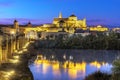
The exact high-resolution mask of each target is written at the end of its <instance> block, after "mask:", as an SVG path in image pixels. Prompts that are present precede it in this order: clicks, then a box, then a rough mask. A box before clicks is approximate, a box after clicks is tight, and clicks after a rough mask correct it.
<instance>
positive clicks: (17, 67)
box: [0, 44, 34, 80]
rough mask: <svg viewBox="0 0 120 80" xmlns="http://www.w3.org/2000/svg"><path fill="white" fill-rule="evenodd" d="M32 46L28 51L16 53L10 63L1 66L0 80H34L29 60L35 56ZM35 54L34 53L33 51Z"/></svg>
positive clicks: (9, 60) (23, 50)
mask: <svg viewBox="0 0 120 80" xmlns="http://www.w3.org/2000/svg"><path fill="white" fill-rule="evenodd" d="M31 51H33V49H32V46H31V44H30V45H29V46H28V48H27V49H22V50H21V51H19V52H17V53H14V54H13V57H12V58H11V59H8V62H6V63H2V64H1V65H0V80H33V76H32V73H31V71H30V69H29V65H28V64H29V60H30V59H31V58H32V57H33V56H34V54H33V53H32V52H31ZM33 52H34V51H33Z"/></svg>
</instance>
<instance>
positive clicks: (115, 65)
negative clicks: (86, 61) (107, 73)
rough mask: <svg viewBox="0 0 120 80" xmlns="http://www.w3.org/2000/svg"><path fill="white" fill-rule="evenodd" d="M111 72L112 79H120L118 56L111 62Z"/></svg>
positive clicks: (119, 60)
mask: <svg viewBox="0 0 120 80" xmlns="http://www.w3.org/2000/svg"><path fill="white" fill-rule="evenodd" d="M112 73H113V75H112V78H113V80H120V58H119V59H117V60H115V61H114V62H113V68H112Z"/></svg>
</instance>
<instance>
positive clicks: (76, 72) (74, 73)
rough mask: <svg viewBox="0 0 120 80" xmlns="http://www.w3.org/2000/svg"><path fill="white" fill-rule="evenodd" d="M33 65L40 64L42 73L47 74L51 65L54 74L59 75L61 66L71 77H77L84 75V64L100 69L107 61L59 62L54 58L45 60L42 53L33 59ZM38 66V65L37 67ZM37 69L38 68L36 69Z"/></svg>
mask: <svg viewBox="0 0 120 80" xmlns="http://www.w3.org/2000/svg"><path fill="white" fill-rule="evenodd" d="M34 63H35V65H37V66H38V65H40V64H42V72H43V74H47V72H48V69H49V67H52V72H53V75H54V76H60V75H61V72H60V69H61V68H63V69H64V71H65V72H67V73H68V76H69V77H70V78H72V79H76V78H77V77H81V76H82V77H84V76H85V73H86V66H87V65H90V66H94V67H96V68H97V69H100V68H101V67H102V66H103V65H106V64H107V63H105V62H98V61H93V62H91V63H89V64H87V63H86V62H84V61H83V62H81V63H78V62H76V63H75V62H73V61H70V60H68V61H65V62H62V63H61V62H59V61H55V60H47V59H46V58H44V57H43V56H42V55H39V57H37V59H36V60H35V62H34ZM37 68H40V67H37ZM38 70H39V69H38Z"/></svg>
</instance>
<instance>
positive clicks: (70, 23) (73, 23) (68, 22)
mask: <svg viewBox="0 0 120 80" xmlns="http://www.w3.org/2000/svg"><path fill="white" fill-rule="evenodd" d="M61 23H62V25H61ZM53 24H55V25H56V26H57V27H61V26H62V27H69V28H70V27H71V28H81V29H83V30H86V29H87V25H86V19H83V20H78V18H77V16H75V15H74V14H72V15H70V16H69V17H68V18H63V17H62V13H60V14H59V17H58V18H54V20H53Z"/></svg>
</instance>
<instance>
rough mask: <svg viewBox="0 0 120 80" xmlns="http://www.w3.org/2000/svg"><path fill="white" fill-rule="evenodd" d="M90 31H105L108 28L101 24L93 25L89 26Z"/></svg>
mask: <svg viewBox="0 0 120 80" xmlns="http://www.w3.org/2000/svg"><path fill="white" fill-rule="evenodd" d="M89 30H90V31H98V32H105V31H108V30H109V29H108V28H107V27H103V26H101V25H98V26H95V27H90V28H89Z"/></svg>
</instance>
